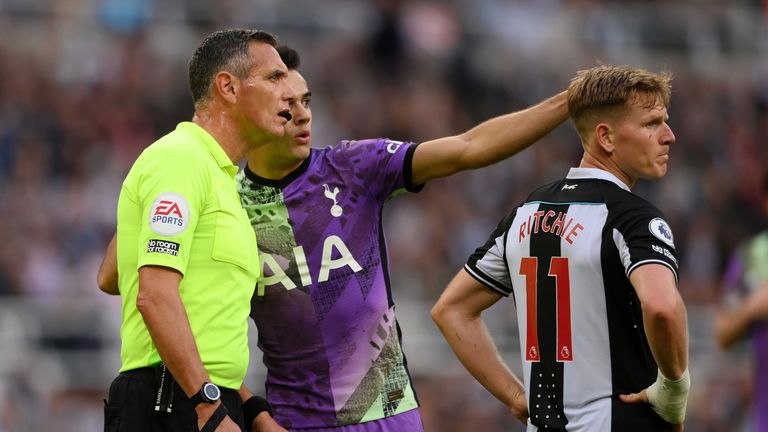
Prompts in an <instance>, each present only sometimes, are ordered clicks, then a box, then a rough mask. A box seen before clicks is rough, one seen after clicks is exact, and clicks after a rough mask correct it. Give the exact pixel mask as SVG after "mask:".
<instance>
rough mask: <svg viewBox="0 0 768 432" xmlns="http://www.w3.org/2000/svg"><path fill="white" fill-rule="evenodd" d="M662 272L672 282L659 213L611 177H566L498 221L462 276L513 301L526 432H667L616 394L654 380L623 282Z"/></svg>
mask: <svg viewBox="0 0 768 432" xmlns="http://www.w3.org/2000/svg"><path fill="white" fill-rule="evenodd" d="M649 263H658V264H662V265H665V266H667V267H669V269H670V270H671V271H672V272H673V273H674V274H675V278H677V268H678V266H677V253H676V251H675V247H674V241H673V235H672V231H671V229H670V228H669V225H668V224H667V223H666V222H665V221H664V216H663V215H662V213H661V212H660V211H659V210H658V209H657V208H656V207H654V206H653V205H652V204H650V203H649V202H647V201H646V200H644V199H642V198H640V197H638V196H637V195H635V194H633V193H632V192H631V191H630V190H629V188H628V187H627V186H626V185H625V184H624V183H622V182H621V181H620V180H619V179H618V178H616V177H615V176H614V175H612V174H611V173H609V172H607V171H603V170H599V169H591V168H572V169H571V170H570V172H569V173H568V176H567V177H566V178H564V179H561V180H559V181H556V182H553V183H550V184H547V185H545V186H543V187H541V188H539V189H538V190H536V191H534V192H533V193H532V194H531V195H530V196H529V197H528V198H527V199H526V201H525V202H524V203H523V204H522V205H520V206H519V207H518V208H517V209H516V210H515V211H513V212H512V213H510V214H509V215H508V216H506V217H505V218H504V219H502V221H501V222H500V223H499V225H498V227H497V228H496V229H495V230H494V232H493V233H492V234H491V236H490V238H489V239H488V241H487V242H486V243H485V245H483V246H482V247H480V248H478V249H477V250H476V251H475V253H474V254H473V255H472V256H471V257H470V258H469V260H468V262H467V264H466V265H465V270H466V271H467V272H469V273H470V274H471V275H472V276H473V277H474V278H476V279H477V280H478V281H479V282H481V283H483V284H484V285H486V286H488V287H489V288H491V289H492V290H494V291H497V292H499V293H500V294H503V295H505V296H508V295H509V294H513V295H514V299H515V302H516V306H517V319H518V322H519V328H520V343H521V358H522V362H523V371H524V381H525V389H526V394H527V395H528V408H529V413H530V421H529V426H528V431H536V430H548V431H549V430H555V431H569V432H575V431H589V432H600V431H605V432H612V431H616V432H632V431H657V430H665V429H666V428H668V427H669V425H667V424H666V423H664V422H663V421H662V420H661V418H660V417H658V416H657V415H656V414H655V413H654V412H653V411H652V410H651V409H650V407H649V406H648V405H646V404H640V405H627V404H624V403H623V402H621V401H620V400H619V398H618V395H619V394H624V393H633V392H638V391H640V390H642V389H644V388H646V387H648V386H649V385H650V384H651V383H653V382H654V380H655V379H656V371H657V366H656V362H655V361H654V359H653V356H652V354H651V350H650V348H649V346H648V341H647V339H646V335H645V332H644V330H643V319H642V311H641V308H640V301H639V300H638V298H637V294H636V293H635V291H634V289H633V287H632V285H631V284H630V282H629V275H630V274H631V273H632V271H634V270H635V269H636V268H638V267H639V266H642V265H644V264H649Z"/></svg>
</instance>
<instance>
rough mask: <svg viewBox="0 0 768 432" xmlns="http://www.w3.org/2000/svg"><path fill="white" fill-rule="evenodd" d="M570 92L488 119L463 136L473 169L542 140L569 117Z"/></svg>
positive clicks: (467, 155)
mask: <svg viewBox="0 0 768 432" xmlns="http://www.w3.org/2000/svg"><path fill="white" fill-rule="evenodd" d="M567 102H568V101H567V97H566V92H562V93H559V94H558V95H556V96H553V97H551V98H549V99H546V100H545V101H543V102H541V103H539V104H538V105H535V106H532V107H530V108H527V109H525V110H522V111H518V112H514V113H511V114H506V115H503V116H499V117H496V118H493V119H490V120H488V121H485V122H483V123H481V124H479V125H477V126H476V127H474V128H472V129H470V130H469V131H467V132H465V133H464V134H462V135H461V137H462V138H463V139H464V140H465V141H467V142H468V145H467V148H466V150H465V152H466V156H465V157H466V159H467V160H468V161H469V162H470V163H471V165H472V166H471V168H478V167H483V166H486V165H490V164H492V163H495V162H498V161H500V160H503V159H506V158H507V157H509V156H512V155H514V154H516V153H518V152H520V151H522V150H524V149H525V148H527V147H528V146H530V145H531V144H533V143H535V142H536V141H538V140H539V139H541V138H542V137H543V136H544V135H546V134H547V133H549V132H550V131H551V130H552V129H554V128H556V127H557V126H558V125H560V124H561V123H563V122H564V121H565V120H566V119H567V118H568V103H567Z"/></svg>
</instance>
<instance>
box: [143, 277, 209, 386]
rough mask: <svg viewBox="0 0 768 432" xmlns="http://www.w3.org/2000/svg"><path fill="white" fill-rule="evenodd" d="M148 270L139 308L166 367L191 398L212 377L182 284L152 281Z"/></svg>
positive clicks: (144, 279)
mask: <svg viewBox="0 0 768 432" xmlns="http://www.w3.org/2000/svg"><path fill="white" fill-rule="evenodd" d="M145 269H146V267H142V269H140V270H139V296H138V298H137V302H136V306H137V308H138V309H139V312H140V313H141V315H142V317H143V318H144V323H145V324H146V325H147V329H148V330H149V334H150V335H151V337H152V341H153V342H154V344H155V346H156V347H157V350H158V352H159V353H160V357H161V358H162V359H163V362H164V363H165V366H166V367H167V368H168V369H169V370H170V371H171V373H172V374H173V376H174V378H175V379H176V382H178V383H179V386H181V388H182V389H183V390H184V393H186V394H187V396H191V395H193V394H195V393H197V391H198V390H199V389H200V387H201V386H202V384H203V383H204V382H206V381H210V378H209V376H208V374H207V372H206V371H205V369H204V368H203V364H202V361H201V360H200V353H199V352H198V350H197V345H196V344H195V339H194V336H193V335H192V329H191V327H190V324H189V319H188V317H187V313H186V310H185V309H184V304H183V303H182V301H181V297H180V296H179V289H178V283H176V284H175V286H173V284H169V283H163V282H167V281H151V280H149V279H150V278H148V277H146V276H144V275H143V271H144V270H145ZM179 280H180V275H179Z"/></svg>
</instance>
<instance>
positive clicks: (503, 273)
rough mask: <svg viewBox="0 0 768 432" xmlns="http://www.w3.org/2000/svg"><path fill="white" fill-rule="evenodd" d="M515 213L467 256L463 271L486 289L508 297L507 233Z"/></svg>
mask: <svg viewBox="0 0 768 432" xmlns="http://www.w3.org/2000/svg"><path fill="white" fill-rule="evenodd" d="M515 213H516V211H515V212H513V213H511V214H509V215H507V216H506V217H504V218H503V219H502V220H501V221H500V222H499V224H498V225H497V226H496V229H494V230H493V232H492V233H491V235H490V237H488V240H487V241H486V242H485V244H483V245H482V246H480V247H479V248H477V249H476V250H475V252H474V253H473V254H472V255H470V256H469V259H468V260H467V263H466V264H465V265H464V270H466V271H467V273H469V274H470V275H471V276H472V277H473V278H475V279H476V280H477V281H478V282H480V283H481V284H483V285H485V286H487V287H488V288H490V289H492V290H494V291H496V292H498V293H499V294H501V295H503V296H505V297H508V296H509V295H510V294H511V293H512V279H511V277H510V275H509V267H507V260H506V253H505V251H506V243H507V233H508V232H509V228H510V227H511V226H512V221H513V220H514V219H515Z"/></svg>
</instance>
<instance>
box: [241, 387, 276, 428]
mask: <svg viewBox="0 0 768 432" xmlns="http://www.w3.org/2000/svg"><path fill="white" fill-rule="evenodd" d="M265 411H266V412H267V413H269V415H270V416H271V415H272V406H271V405H269V402H267V400H266V399H264V398H263V397H259V396H255V395H254V396H251V397H250V398H249V399H248V400H247V401H245V402H243V419H244V420H245V428H246V430H251V426H252V425H253V421H254V420H255V419H256V417H257V416H258V415H259V414H261V413H263V412H265Z"/></svg>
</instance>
